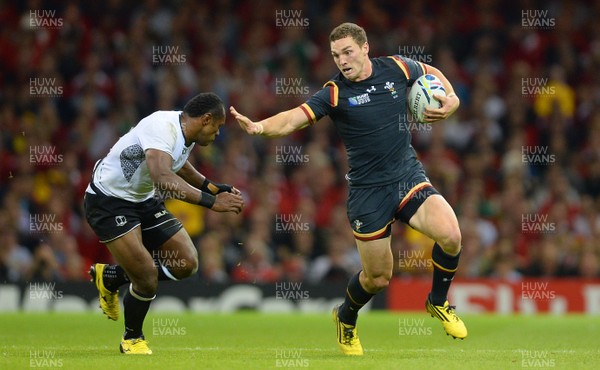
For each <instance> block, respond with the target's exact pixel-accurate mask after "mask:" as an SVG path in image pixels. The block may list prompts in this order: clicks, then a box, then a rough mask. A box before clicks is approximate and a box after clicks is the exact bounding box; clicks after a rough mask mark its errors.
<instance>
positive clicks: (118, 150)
mask: <svg viewBox="0 0 600 370" xmlns="http://www.w3.org/2000/svg"><path fill="white" fill-rule="evenodd" d="M180 115H181V111H158V112H154V113H152V114H151V115H149V116H147V117H145V118H144V119H142V120H141V121H140V122H139V123H138V124H137V125H136V126H135V127H133V128H132V129H131V130H130V131H129V132H128V133H127V134H125V135H123V136H122V137H121V138H120V139H119V140H118V141H117V142H116V144H115V145H114V146H113V147H112V148H111V149H110V152H109V153H108V155H107V156H106V157H104V158H103V159H101V160H99V161H98V162H97V163H96V165H95V167H94V173H93V176H92V181H93V183H94V185H95V187H96V188H97V189H98V190H100V191H101V192H102V193H104V194H105V195H108V196H112V197H116V198H120V199H123V200H127V201H130V202H134V203H139V202H143V201H145V200H147V199H149V198H152V197H153V196H154V191H155V190H154V184H153V182H152V179H151V178H150V173H149V172H148V166H147V164H146V150H148V149H157V150H160V151H163V152H166V153H168V154H169V155H170V156H171V157H172V158H173V166H172V170H173V172H178V171H179V170H180V169H181V167H183V165H184V164H185V162H186V161H187V159H188V157H189V155H190V151H191V150H192V149H193V147H194V143H192V144H191V145H190V146H189V147H186V146H185V138H184V137H183V132H182V130H181V124H180V121H179V120H180ZM86 192H88V193H91V194H95V192H94V190H93V189H92V187H91V186H88V187H87V189H86Z"/></svg>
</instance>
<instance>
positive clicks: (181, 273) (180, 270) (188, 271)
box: [165, 255, 198, 280]
mask: <svg viewBox="0 0 600 370" xmlns="http://www.w3.org/2000/svg"><path fill="white" fill-rule="evenodd" d="M165 267H166V268H167V269H168V270H169V272H170V273H171V275H173V277H174V278H175V279H177V280H181V279H186V278H188V277H190V276H193V275H194V274H195V273H196V272H198V256H196V255H190V256H186V257H183V258H181V259H179V260H177V261H174V263H173V264H172V265H171V266H169V265H168V264H167V265H166V266H165Z"/></svg>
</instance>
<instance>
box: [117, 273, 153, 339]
mask: <svg viewBox="0 0 600 370" xmlns="http://www.w3.org/2000/svg"><path fill="white" fill-rule="evenodd" d="M154 297H156V295H155V296H153V297H146V296H144V295H143V294H140V293H138V292H136V291H134V290H133V288H132V287H131V285H130V286H129V289H128V290H127V293H125V298H124V299H123V307H124V315H125V334H124V335H123V337H124V338H125V339H133V338H143V337H144V333H143V331H142V327H143V326H144V319H145V318H146V314H147V313H148V309H149V308H150V303H151V302H152V300H153V299H154Z"/></svg>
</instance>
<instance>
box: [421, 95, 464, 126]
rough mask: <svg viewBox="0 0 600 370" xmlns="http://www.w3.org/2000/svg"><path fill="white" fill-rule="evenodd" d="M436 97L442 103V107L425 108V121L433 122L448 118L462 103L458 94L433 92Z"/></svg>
mask: <svg viewBox="0 0 600 370" xmlns="http://www.w3.org/2000/svg"><path fill="white" fill-rule="evenodd" d="M433 97H434V99H437V100H439V101H440V103H442V107H441V108H438V109H430V108H425V112H424V116H425V122H428V123H432V122H437V121H441V120H443V119H446V118H448V117H450V116H451V115H452V113H454V112H455V111H456V110H457V109H458V106H459V105H460V100H459V99H458V96H456V94H451V95H450V96H449V97H448V96H443V95H438V94H433Z"/></svg>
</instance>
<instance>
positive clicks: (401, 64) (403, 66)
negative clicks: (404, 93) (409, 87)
mask: <svg viewBox="0 0 600 370" xmlns="http://www.w3.org/2000/svg"><path fill="white" fill-rule="evenodd" d="M390 58H392V59H393V60H394V62H396V64H397V65H398V67H400V69H401V70H402V72H404V76H406V79H407V80H410V72H409V70H408V66H407V65H406V63H405V62H404V61H403V60H402V59H400V58H398V57H397V56H395V55H394V56H391V57H390Z"/></svg>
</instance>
